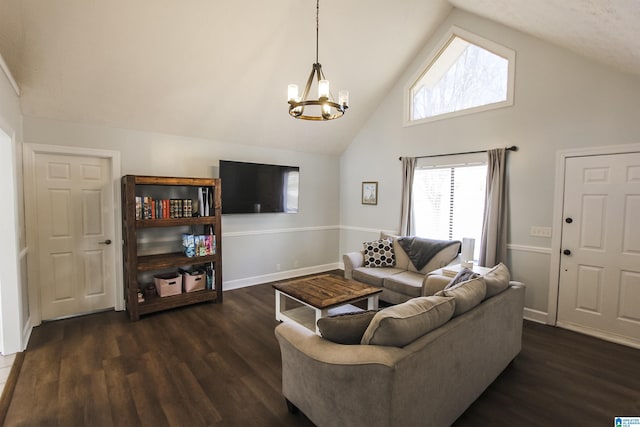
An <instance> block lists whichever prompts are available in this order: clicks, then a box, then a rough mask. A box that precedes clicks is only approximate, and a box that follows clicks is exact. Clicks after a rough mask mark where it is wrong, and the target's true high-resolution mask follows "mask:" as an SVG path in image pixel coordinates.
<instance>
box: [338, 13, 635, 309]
mask: <svg viewBox="0 0 640 427" xmlns="http://www.w3.org/2000/svg"><path fill="white" fill-rule="evenodd" d="M452 25H456V26H458V27H461V28H463V29H465V30H468V31H471V32H473V33H476V34H478V35H480V36H482V37H484V38H487V39H489V40H492V41H494V42H497V43H499V44H502V45H504V46H507V47H509V48H511V49H513V50H515V51H516V74H515V103H514V106H513V107H507V108H502V109H498V110H492V111H487V112H482V113H478V114H473V115H467V116H461V117H455V118H450V119H446V120H440V121H435V122H432V123H427V124H422V125H417V126H409V127H403V126H402V122H403V121H402V111H403V90H404V87H405V85H406V84H407V82H408V79H409V78H410V77H411V76H412V75H413V74H414V73H415V72H416V71H417V69H418V68H419V67H420V66H421V65H422V64H423V62H424V61H425V60H426V58H427V57H428V56H429V53H430V52H431V51H432V50H433V49H434V47H435V46H436V45H437V43H438V42H439V40H440V39H441V38H442V37H443V35H444V34H445V33H446V31H447V30H449V28H450V27H451V26H452ZM638 111H640V78H639V77H638V76H634V75H630V74H625V73H621V72H618V71H616V70H614V69H612V68H609V67H607V66H606V65H602V64H599V63H595V62H592V61H590V60H588V59H585V58H583V57H580V56H578V55H575V54H573V53H571V52H569V51H567V50H565V49H562V48H559V47H556V46H553V45H551V44H548V43H546V42H543V41H541V40H539V39H537V38H534V37H531V36H528V35H526V34H523V33H520V32H518V31H515V30H512V29H509V28H507V27H504V26H501V25H499V24H496V23H494V22H492V21H488V20H485V19H482V18H479V17H477V16H475V15H471V14H468V13H464V12H461V11H459V10H454V11H453V12H452V14H451V15H450V16H449V17H448V18H447V19H446V21H445V22H444V23H443V24H442V25H441V26H440V27H439V29H438V30H437V31H436V33H435V34H434V35H433V37H432V38H431V39H430V41H429V42H428V43H427V45H426V46H425V47H424V49H423V50H422V51H421V52H420V53H419V54H418V55H417V56H416V58H415V60H414V61H413V63H412V64H411V65H410V66H409V67H408V68H407V70H406V71H405V73H404V74H403V76H402V77H401V78H400V79H399V80H398V82H397V83H396V85H395V86H394V87H393V88H392V89H391V91H390V92H389V93H388V95H387V97H386V100H385V102H384V103H383V104H381V105H380V106H379V107H378V109H377V111H376V112H375V113H374V115H373V116H372V117H371V119H370V120H369V122H368V123H367V124H366V125H365V126H364V127H363V128H362V129H361V131H360V132H359V134H358V135H357V136H356V138H355V139H354V141H353V143H352V144H351V145H350V146H349V147H348V149H347V150H345V152H344V153H343V155H342V158H341V180H340V182H341V189H342V191H341V200H340V214H341V224H342V225H343V227H344V228H343V230H342V232H341V235H342V238H341V248H340V249H341V252H345V251H349V250H354V249H359V248H360V245H361V242H362V241H363V239H366V238H371V237H373V236H375V230H379V229H388V230H397V229H398V228H399V224H400V188H401V179H400V176H401V165H400V162H399V161H398V157H399V156H420V155H429V154H439V153H452V152H464V151H472V150H484V149H487V148H495V147H502V146H510V145H517V146H518V147H519V148H520V151H518V152H517V153H510V154H509V169H508V170H509V172H508V173H509V185H510V191H509V197H510V200H511V203H510V215H511V223H510V228H509V239H508V241H509V243H510V248H511V249H510V251H509V264H510V267H511V269H512V272H513V276H514V277H515V278H516V279H518V280H522V281H524V282H526V283H527V285H528V286H527V295H526V305H527V307H528V308H529V309H530V310H534V311H535V313H537V312H540V313H539V314H540V315H541V316H540V318H541V319H543V318H544V313H545V312H546V311H547V304H548V288H549V273H550V271H549V268H550V253H551V251H550V247H551V240H550V239H549V238H540V237H531V236H530V235H529V230H530V227H531V226H547V227H551V226H553V225H554V224H552V212H553V193H554V185H555V177H554V172H555V159H556V151H557V150H561V149H563V150H564V149H570V148H577V147H589V146H605V145H619V144H630V143H638V142H640V120H639V118H640V117H639V116H638ZM362 181H379V182H380V184H379V202H378V205H377V206H364V205H361V204H360V184H361V182H362ZM535 313H534V314H535Z"/></svg>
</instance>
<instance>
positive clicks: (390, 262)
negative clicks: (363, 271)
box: [363, 239, 396, 267]
mask: <svg viewBox="0 0 640 427" xmlns="http://www.w3.org/2000/svg"><path fill="white" fill-rule="evenodd" d="M363 245H364V266H365V267H393V266H395V265H396V256H395V253H394V251H393V243H392V242H391V240H390V239H380V240H374V241H372V242H364V243H363Z"/></svg>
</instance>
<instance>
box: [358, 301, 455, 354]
mask: <svg viewBox="0 0 640 427" xmlns="http://www.w3.org/2000/svg"><path fill="white" fill-rule="evenodd" d="M454 309H455V301H454V299H453V298H446V297H436V296H430V297H419V298H413V299H410V300H409V301H407V302H404V303H402V304H398V305H395V306H392V307H388V308H385V309H382V310H380V311H379V312H377V313H376V314H375V316H373V319H372V320H371V323H369V326H368V327H367V330H366V331H365V332H364V335H363V336H362V341H361V342H360V343H361V344H372V345H386V346H393V347H404V346H405V345H407V344H409V343H411V342H412V341H415V340H416V339H417V338H419V337H421V336H422V335H424V334H426V333H427V332H429V331H431V330H433V329H435V328H437V327H439V326H441V325H443V324H444V323H446V322H447V321H448V320H449V319H450V318H451V316H452V315H453V313H454Z"/></svg>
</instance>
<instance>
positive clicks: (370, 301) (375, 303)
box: [367, 294, 378, 310]
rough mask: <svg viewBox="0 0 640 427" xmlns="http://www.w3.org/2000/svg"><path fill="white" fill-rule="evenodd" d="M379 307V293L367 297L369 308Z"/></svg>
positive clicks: (375, 308)
mask: <svg viewBox="0 0 640 427" xmlns="http://www.w3.org/2000/svg"><path fill="white" fill-rule="evenodd" d="M377 309H378V294H375V295H373V296H370V297H369V298H367V310H377Z"/></svg>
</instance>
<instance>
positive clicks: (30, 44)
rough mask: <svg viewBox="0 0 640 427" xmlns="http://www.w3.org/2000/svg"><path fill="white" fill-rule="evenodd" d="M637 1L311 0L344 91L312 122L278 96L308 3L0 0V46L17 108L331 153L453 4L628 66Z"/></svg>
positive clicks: (293, 76) (331, 73)
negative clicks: (342, 102)
mask: <svg viewBox="0 0 640 427" xmlns="http://www.w3.org/2000/svg"><path fill="white" fill-rule="evenodd" d="M639 4H640V3H639V2H638V1H637V0H537V1H531V0H394V1H391V0H384V1H376V2H371V1H369V0H349V1H344V0H323V1H322V2H321V4H320V55H319V61H320V63H321V64H322V65H323V70H324V72H325V74H326V76H327V78H328V79H329V80H330V81H331V84H332V91H333V92H334V94H337V91H338V89H342V88H345V89H348V90H349V91H350V95H351V100H350V101H351V102H350V104H351V109H350V110H349V111H348V112H347V114H346V115H345V117H344V118H342V119H340V120H334V121H331V122H324V123H323V122H306V121H301V120H294V119H292V118H290V117H289V115H288V114H287V107H288V105H287V103H286V88H287V84H288V83H297V84H298V85H299V86H300V87H302V86H303V85H304V83H305V81H306V78H307V76H308V75H309V72H310V71H311V65H312V63H313V62H314V60H315V2H314V1H313V0H276V1H264V0H243V1H224V2H223V1H220V0H217V1H216V0H180V1H177V0H91V1H89V0H64V1H63V0H47V1H42V0H0V53H2V56H3V57H4V59H5V61H6V62H7V64H8V65H9V68H10V69H11V71H12V73H13V75H14V77H15V78H16V80H17V81H18V84H19V85H20V88H21V90H22V95H21V103H22V110H23V113H24V114H25V115H29V116H39V117H48V118H53V119H59V120H69V121H79V122H87V123H95V124H104V125H107V126H113V127H121V128H129V129H137V130H147V131H155V132H163V133H170V134H178V135H184V136H191V137H199V138H207V139H212V140H218V141H227V142H235V143H243V144H250V145H267V146H270V147H279V148H288V149H294V150H302V151H313V152H321V153H340V152H341V151H342V150H343V149H344V148H345V147H346V146H347V145H348V144H349V142H350V141H351V140H352V139H353V137H354V135H355V134H356V133H357V131H358V130H359V129H360V128H361V127H362V126H363V125H364V124H365V122H366V120H367V117H368V116H369V115H370V114H371V112H372V111H373V110H374V109H375V108H376V107H377V106H378V104H379V103H380V101H381V99H382V97H383V96H384V95H385V94H386V92H387V91H388V90H389V89H390V87H391V86H392V85H393V84H394V83H395V81H396V80H397V78H398V77H399V76H400V74H401V73H402V72H403V71H404V70H405V68H406V67H407V65H408V64H409V62H410V61H411V60H412V59H413V58H414V57H415V55H416V54H417V52H418V51H419V50H420V48H422V47H423V46H424V44H425V43H426V41H427V39H428V37H429V36H430V35H431V34H432V33H433V31H434V30H435V29H436V28H437V26H438V25H439V24H440V23H441V22H442V20H443V19H444V18H445V17H446V16H447V15H448V14H449V12H450V11H451V9H452V8H453V7H454V6H455V7H457V8H460V9H463V10H467V11H469V12H472V13H475V14H477V15H480V16H484V17H487V18H489V19H492V20H495V21H497V22H501V23H503V24H505V25H508V26H511V27H514V28H516V29H519V30H521V31H524V32H527V33H530V34H533V35H535V36H537V37H540V38H542V39H546V40H548V41H551V42H553V43H556V44H558V45H561V46H565V47H567V48H569V49H571V50H573V51H575V52H578V53H580V54H583V55H585V56H588V57H591V58H594V59H596V60H599V61H603V62H606V63H609V64H612V65H613V66H615V67H617V68H620V69H622V70H625V71H629V72H631V73H635V74H638V75H640V37H638V34H637V33H638V31H637V28H638V24H640V6H639ZM398 120H399V121H400V118H398Z"/></svg>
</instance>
